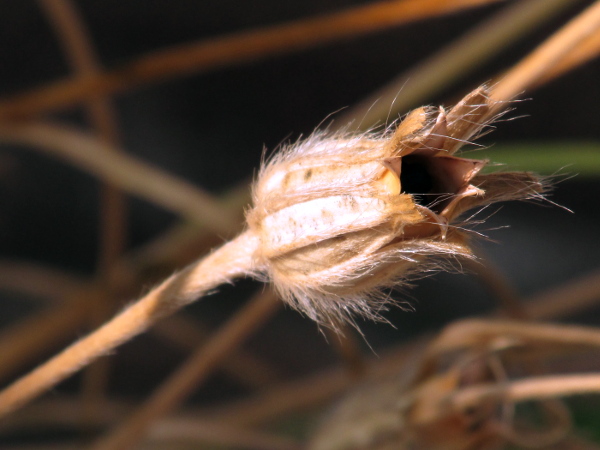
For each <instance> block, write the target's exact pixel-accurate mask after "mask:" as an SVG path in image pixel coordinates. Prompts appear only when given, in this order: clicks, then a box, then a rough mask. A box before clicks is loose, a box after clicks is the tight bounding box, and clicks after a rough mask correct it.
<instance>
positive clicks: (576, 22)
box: [490, 1, 600, 112]
mask: <svg viewBox="0 0 600 450" xmlns="http://www.w3.org/2000/svg"><path fill="white" fill-rule="evenodd" d="M598 29H600V2H599V1H596V2H594V3H593V4H592V5H591V6H589V7H588V8H586V9H585V10H584V11H583V12H582V13H580V14H579V15H578V16H577V17H575V18H574V19H572V20H571V21H569V23H567V24H566V25H565V26H564V27H562V28H561V29H560V30H559V31H557V32H556V33H554V34H553V35H552V36H551V37H550V38H548V39H547V40H546V41H545V42H544V43H542V44H541V45H540V46H539V47H538V48H537V49H535V50H534V51H533V52H532V53H531V54H530V55H528V56H527V57H525V58H524V59H523V60H522V61H521V62H519V63H518V64H517V65H516V66H514V67H513V68H512V69H510V70H509V71H508V72H507V73H506V74H505V75H504V76H502V78H501V79H500V80H499V81H498V82H497V83H496V84H495V86H494V87H493V89H492V90H491V92H490V97H491V98H492V99H493V100H496V101H499V102H504V101H509V100H512V99H514V98H515V97H517V96H519V95H521V94H522V93H523V91H525V90H527V89H529V88H530V87H531V86H532V85H533V84H534V83H535V82H537V80H539V79H540V78H542V77H543V76H544V74H545V73H546V72H548V71H549V70H551V68H552V67H554V66H556V65H557V64H558V63H559V62H560V61H561V60H563V59H564V58H566V57H567V56H568V55H569V53H570V52H572V51H573V50H574V49H576V48H577V46H578V45H579V44H581V43H582V42H584V41H585V40H586V39H587V38H589V37H590V36H592V35H593V34H594V33H596V32H597V31H598ZM499 107H501V106H499ZM496 112H497V111H496Z"/></svg>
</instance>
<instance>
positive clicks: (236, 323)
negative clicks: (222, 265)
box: [93, 290, 280, 450]
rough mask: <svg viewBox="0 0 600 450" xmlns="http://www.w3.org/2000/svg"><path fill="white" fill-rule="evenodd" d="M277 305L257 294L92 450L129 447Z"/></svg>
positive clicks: (265, 295) (268, 295)
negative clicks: (127, 418)
mask: <svg viewBox="0 0 600 450" xmlns="http://www.w3.org/2000/svg"><path fill="white" fill-rule="evenodd" d="M279 304H280V303H279V302H278V299H277V296H276V295H275V293H274V292H272V291H271V290H268V291H265V292H264V293H261V294H259V295H257V296H256V297H255V298H254V299H253V300H251V301H250V302H249V303H248V304H247V305H246V306H245V307H244V308H243V309H242V310H241V311H240V312H238V313H237V314H236V315H235V316H234V317H233V318H232V319H231V320H230V321H229V322H228V323H227V324H226V325H225V326H224V327H223V328H222V329H221V330H219V331H218V332H216V333H215V334H214V335H213V336H212V338H211V340H210V341H209V342H208V344H206V345H201V346H200V347H199V349H198V350H197V351H196V352H195V353H194V354H193V355H192V356H191V357H190V358H189V359H188V360H187V361H186V362H185V363H184V364H183V366H182V367H181V368H179V369H178V370H177V371H176V372H175V373H174V374H173V375H171V376H170V377H169V379H168V380H167V381H166V382H164V383H163V384H162V386H161V387H160V388H159V389H158V390H157V391H156V392H155V393H154V394H153V395H152V396H151V397H150V399H149V400H148V401H147V402H146V403H145V404H144V405H143V406H142V407H141V408H140V409H138V410H137V411H136V412H135V413H134V414H133V416H132V417H131V418H130V419H129V420H127V421H125V423H123V425H121V426H119V427H118V428H117V429H116V430H115V431H114V432H113V433H111V434H110V435H109V436H107V437H106V438H105V439H101V440H100V441H99V442H98V443H97V444H96V445H94V446H93V448H94V449H96V450H109V449H110V450H118V449H128V448H131V447H132V446H133V445H134V444H135V443H136V442H137V441H138V440H139V439H140V438H141V437H142V436H143V433H144V432H145V430H146V429H147V427H148V426H149V425H150V424H151V423H152V422H153V421H154V420H156V419H157V418H159V417H161V416H163V415H165V414H168V413H169V412H170V411H172V410H173V409H174V408H175V407H177V405H179V403H180V402H181V401H183V400H184V399H185V398H186V397H187V395H189V394H190V393H191V392H192V391H193V390H194V389H197V388H198V386H199V384H200V383H201V382H202V381H203V380H205V379H206V378H207V376H208V375H209V374H210V373H211V372H212V371H213V370H214V369H215V368H216V367H218V365H219V364H220V363H221V362H222V361H223V360H224V359H225V358H227V357H228V356H229V353H230V352H231V351H232V350H233V349H235V348H237V347H238V346H239V345H240V344H241V342H243V340H244V339H245V338H246V337H247V336H248V335H249V334H250V333H252V332H253V331H254V330H256V329H257V328H258V327H260V326H261V325H262V324H263V323H264V322H265V321H266V320H267V319H268V318H269V317H270V316H271V315H272V314H273V313H274V312H275V310H276V307H277V306H278V305H279Z"/></svg>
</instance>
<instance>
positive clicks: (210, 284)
mask: <svg viewBox="0 0 600 450" xmlns="http://www.w3.org/2000/svg"><path fill="white" fill-rule="evenodd" d="M256 245H257V240H256V238H255V236H254V235H252V234H250V233H249V232H245V233H243V234H241V235H240V236H238V237H237V238H235V239H234V240H232V241H230V242H228V243H226V244H225V245H223V246H222V247H221V248H219V249H218V250H216V251H214V252H213V253H211V254H210V255H208V256H207V257H205V258H203V259H201V260H199V261H198V262H196V263H193V264H191V265H190V266H188V267H186V268H185V269H183V270H182V271H181V272H179V273H177V274H174V275H172V276H171V277H169V278H167V279H166V280H165V281H163V282H162V283H161V284H160V285H158V286H157V287H155V288H154V289H152V290H151V291H150V292H148V294H146V295H145V296H144V297H142V298H141V299H139V300H138V301H137V302H135V303H134V304H132V305H131V306H130V307H128V308H127V309H125V310H124V311H123V312H122V313H120V314H119V315H117V316H116V317H115V318H113V319H112V320H111V321H109V322H107V323H106V324H105V325H103V326H102V327H101V328H99V329H98V330H96V331H94V332H93V333H92V334H90V335H88V336H87V337H85V338H83V339H82V340H80V341H78V342H76V343H75V344H73V345H71V346H70V347H68V348H67V349H66V350H64V351H63V352H62V353H60V354H58V355H57V356H55V357H54V358H52V359H51V360H50V361H48V362H46V363H45V364H43V365H42V366H40V367H38V368H37V369H35V370H34V371H33V372H31V373H29V374H28V375H26V376H24V377H22V378H20V379H19V380H17V381H16V382H14V383H13V384H12V385H10V386H8V387H7V388H6V389H4V390H3V391H1V392H0V417H1V416H4V415H6V414H8V413H9V412H11V411H13V410H15V409H16V408H18V407H20V406H22V405H23V404H25V403H26V402H27V401H29V400H31V399H33V398H34V397H36V396H37V395H39V394H41V393H42V392H44V391H45V390H47V389H49V388H50V387H52V386H54V385H56V384H57V383H58V382H60V381H61V380H63V379H64V378H66V377H68V376H69V375H71V374H72V373H74V372H76V371H77V370H79V369H81V368H82V367H84V366H85V365H87V364H89V363H90V362H91V361H93V360H94V359H96V358H98V357H99V356H101V355H104V354H106V353H108V352H110V351H111V350H112V349H114V348H115V347H117V346H118V345H120V344H122V343H123V342H125V341H127V340H128V339H130V338H132V337H133V336H135V335H137V334H139V333H141V332H143V331H144V330H146V329H147V328H148V327H150V326H151V325H152V324H153V323H154V322H156V321H157V320H159V319H161V318H162V317H164V316H166V315H168V314H172V313H173V312H175V311H176V310H178V309H180V308H182V307H183V306H185V305H187V304H189V303H192V302H193V301H195V300H196V299H197V298H199V297H201V296H203V295H206V294H207V292H209V291H210V290H212V289H214V288H216V287H217V286H219V285H220V284H222V283H226V282H229V281H231V280H232V279H234V278H237V277H240V276H244V275H247V274H249V273H250V272H251V271H252V269H253V253H254V251H255V248H256Z"/></svg>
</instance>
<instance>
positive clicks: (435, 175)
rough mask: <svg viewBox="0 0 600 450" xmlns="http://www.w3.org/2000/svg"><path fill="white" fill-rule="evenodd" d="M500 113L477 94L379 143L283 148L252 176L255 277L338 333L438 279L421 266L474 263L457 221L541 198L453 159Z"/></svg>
mask: <svg viewBox="0 0 600 450" xmlns="http://www.w3.org/2000/svg"><path fill="white" fill-rule="evenodd" d="M498 108H499V107H498V104H497V102H495V101H493V100H490V98H489V97H488V95H487V89H486V88H485V87H481V88H478V89H476V90H475V91H473V92H472V93H470V94H469V95H467V96H466V97H465V98H464V99H463V100H461V101H460V102H459V103H458V104H457V105H456V106H455V107H454V108H452V109H451V110H450V111H448V112H446V111H445V110H444V109H443V108H440V109H436V108H431V107H430V108H419V109H416V110H414V111H413V112H411V113H410V114H409V115H408V116H407V117H406V118H405V119H404V120H403V121H402V122H400V124H399V125H398V127H397V129H396V130H395V131H394V132H393V133H389V134H386V135H384V136H374V135H370V134H363V135H359V136H345V135H343V134H340V135H337V134H334V135H333V136H326V135H325V136H323V135H320V134H316V135H314V136H312V137H311V138H309V139H308V140H306V141H304V142H301V143H299V144H296V145H294V146H291V147H288V148H284V149H283V150H282V151H281V152H279V153H277V154H276V155H275V156H274V157H273V158H272V159H271V160H270V161H269V162H268V163H267V164H266V165H265V166H264V167H263V168H262V169H261V172H260V174H259V177H258V181H257V183H256V185H255V188H254V208H253V209H252V210H250V212H249V213H248V224H249V229H250V231H251V232H253V233H255V234H256V235H257V236H258V237H259V241H260V245H259V247H258V249H257V253H256V259H257V267H259V268H261V270H262V271H264V272H265V273H266V274H267V275H268V278H269V279H270V280H272V281H273V282H274V284H275V287H276V288H277V290H278V292H279V293H280V295H281V296H282V298H283V299H284V300H286V301H287V302H288V303H289V304H291V305H292V306H293V307H294V308H296V309H298V310H299V311H301V312H302V313H304V314H306V315H307V316H308V317H310V318H312V319H314V320H317V321H319V322H321V323H330V324H331V325H333V326H335V323H336V321H344V320H350V319H351V316H352V315H353V314H361V315H364V316H367V317H370V318H373V319H377V318H378V317H379V316H378V311H379V310H380V309H381V308H383V307H384V305H385V303H386V302H387V301H388V297H389V296H388V295H386V294H385V293H384V291H383V289H386V288H389V287H391V286H394V285H397V284H399V283H402V282H403V281H405V280H406V279H408V278H409V277H410V276H413V275H415V274H418V275H421V274H423V273H424V272H427V271H428V270H431V269H433V268H435V267H437V265H438V264H439V258H438V259H437V260H435V261H434V263H433V265H432V264H428V261H430V260H428V259H427V257H429V256H437V257H446V259H450V258H456V257H466V258H471V257H472V254H471V251H470V249H469V247H468V245H467V242H466V241H467V234H466V233H465V232H463V231H462V230H461V229H459V228H458V227H456V226H455V223H456V221H457V218H458V217H459V216H460V215H461V214H462V213H464V212H465V211H467V210H468V209H472V208H474V207H478V206H484V205H487V204H490V203H493V202H496V201H504V200H512V199H522V198H532V197H536V196H539V195H540V193H542V192H543V191H544V186H543V184H542V183H541V182H540V180H538V178H536V177H535V176H534V175H532V174H529V173H515V172H513V173H494V174H489V175H479V174H478V173H479V171H480V170H481V169H482V168H483V167H484V166H485V164H486V161H479V160H469V159H463V158H459V157H457V156H455V153H456V152H457V150H459V149H460V147H462V146H463V145H464V144H465V143H466V142H468V141H469V140H470V139H475V138H476V137H477V136H478V135H479V134H481V133H482V132H483V131H484V130H485V127H487V126H488V124H489V121H490V120H491V115H490V111H492V110H497V109H498Z"/></svg>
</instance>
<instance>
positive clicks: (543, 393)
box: [450, 374, 600, 410]
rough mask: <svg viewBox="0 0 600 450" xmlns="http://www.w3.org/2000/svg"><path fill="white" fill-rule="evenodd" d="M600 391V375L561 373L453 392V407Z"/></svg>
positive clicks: (464, 407) (459, 407)
mask: <svg viewBox="0 0 600 450" xmlns="http://www.w3.org/2000/svg"><path fill="white" fill-rule="evenodd" d="M598 392H600V375H599V374H578V375H558V376H545V377H535V378H528V379H526V380H518V381H513V382H510V383H503V384H499V385H498V384H494V385H483V386H473V387H467V388H464V389H461V390H460V391H458V392H456V393H454V394H452V396H451V397H450V402H451V404H452V405H453V407H454V408H457V409H460V410H465V409H467V408H469V407H470V406H472V405H479V404H481V403H483V402H485V401H486V400H489V399H502V400H504V401H509V402H523V401H528V400H541V399H549V398H558V397H567V396H571V395H583V394H591V393H598Z"/></svg>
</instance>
